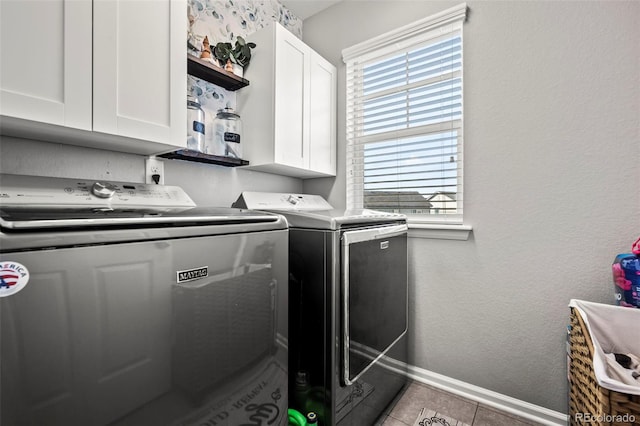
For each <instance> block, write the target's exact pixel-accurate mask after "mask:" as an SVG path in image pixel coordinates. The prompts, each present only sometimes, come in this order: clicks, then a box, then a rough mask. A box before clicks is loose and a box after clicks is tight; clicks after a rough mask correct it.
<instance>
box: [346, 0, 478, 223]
mask: <svg viewBox="0 0 640 426" xmlns="http://www.w3.org/2000/svg"><path fill="white" fill-rule="evenodd" d="M465 17H466V5H465V4H462V5H459V6H457V7H454V8H451V9H448V10H446V11H444V12H442V13H439V14H437V15H434V16H430V17H428V18H425V19H422V20H420V21H418V22H415V23H413V24H411V25H408V26H406V27H403V28H400V29H398V30H396V31H393V32H391V33H387V34H383V35H381V36H379V37H376V38H374V39H372V40H369V41H367V42H364V43H361V44H359V45H356V46H353V47H351V48H348V49H345V50H344V51H343V52H342V54H343V59H344V61H345V63H346V64H347V85H346V86H347V99H346V101H347V206H348V207H349V208H369V209H374V210H382V211H388V212H399V213H405V214H407V215H409V216H410V217H411V218H413V219H422V220H426V221H430V220H433V221H451V222H454V223H458V222H462V202H463V196H462V172H463V170H462V146H463V144H462V141H463V139H462V136H463V135H462V129H463V126H462V118H463V109H462V100H463V94H462V87H463V86H462V59H463V58H462V55H463V49H462V23H463V22H464V20H465Z"/></svg>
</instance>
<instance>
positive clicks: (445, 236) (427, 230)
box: [409, 220, 472, 241]
mask: <svg viewBox="0 0 640 426" xmlns="http://www.w3.org/2000/svg"><path fill="white" fill-rule="evenodd" d="M471 231H472V228H471V226H470V225H462V224H460V225H452V224H446V225H445V224H435V223H419V222H418V223H416V222H413V223H412V222H411V220H409V237H410V238H430V239H437V240H458V241H466V240H468V239H469V235H470V234H471Z"/></svg>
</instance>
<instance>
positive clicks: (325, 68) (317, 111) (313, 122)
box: [308, 51, 336, 176]
mask: <svg viewBox="0 0 640 426" xmlns="http://www.w3.org/2000/svg"><path fill="white" fill-rule="evenodd" d="M310 78H311V84H310V92H309V121H308V123H309V169H310V170H312V171H315V172H320V173H326V174H328V175H334V176H335V174H336V68H335V67H334V66H333V65H332V64H331V63H330V62H328V61H327V60H326V59H324V58H323V57H321V56H320V55H319V54H317V53H316V52H314V51H312V52H311V61H310Z"/></svg>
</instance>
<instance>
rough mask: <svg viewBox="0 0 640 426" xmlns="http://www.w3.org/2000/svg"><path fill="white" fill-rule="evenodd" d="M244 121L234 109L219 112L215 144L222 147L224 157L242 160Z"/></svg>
mask: <svg viewBox="0 0 640 426" xmlns="http://www.w3.org/2000/svg"><path fill="white" fill-rule="evenodd" d="M241 134H242V120H240V116H239V115H238V114H236V113H235V112H234V111H233V109H232V108H224V109H221V110H218V114H216V119H215V138H214V139H215V143H217V144H218V146H220V147H222V150H223V155H225V156H227V157H234V158H242V145H240V135H241Z"/></svg>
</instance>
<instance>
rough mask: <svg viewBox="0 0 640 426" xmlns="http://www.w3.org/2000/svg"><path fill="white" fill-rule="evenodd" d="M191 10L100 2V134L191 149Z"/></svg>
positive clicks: (177, 3)
mask: <svg viewBox="0 0 640 426" xmlns="http://www.w3.org/2000/svg"><path fill="white" fill-rule="evenodd" d="M186 9H187V5H186V0H162V1H154V2H147V1H127V0H122V1H104V0H100V1H95V2H94V14H93V16H94V24H93V26H94V27H93V44H94V55H93V65H94V68H93V110H94V116H93V130H94V131H97V132H103V133H108V134H113V135H120V136H126V137H132V138H137V139H143V140H149V141H153V142H160V143H164V144H168V145H173V146H177V147H185V146H186V120H187V118H186V101H187V100H186V96H187V95H186V93H187V92H186V91H187V87H186V85H187V83H186V75H187V64H186V59H185V58H186V45H185V43H184V37H185V34H186V19H185V11H186Z"/></svg>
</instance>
